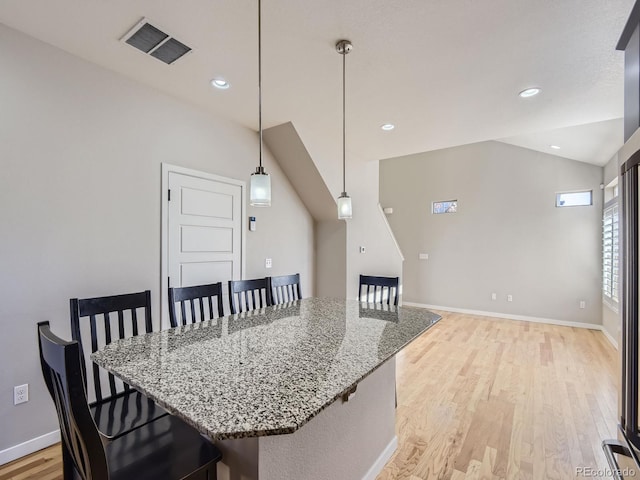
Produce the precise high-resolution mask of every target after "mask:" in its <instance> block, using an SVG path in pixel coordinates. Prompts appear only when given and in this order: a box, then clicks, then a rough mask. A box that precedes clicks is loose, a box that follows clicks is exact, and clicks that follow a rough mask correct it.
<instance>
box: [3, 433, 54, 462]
mask: <svg viewBox="0 0 640 480" xmlns="http://www.w3.org/2000/svg"><path fill="white" fill-rule="evenodd" d="M59 441H60V430H55V431H53V432H49V433H45V434H44V435H40V436H39V437H36V438H32V439H31V440H27V441H26V442H23V443H20V444H19V445H14V446H13V447H9V448H5V449H4V450H0V465H4V464H5V463H9V462H12V461H14V460H17V459H18V458H21V457H24V456H25V455H29V454H30V453H33V452H37V451H38V450H42V449H43V448H46V447H49V446H51V445H53V444H54V443H58V442H59Z"/></svg>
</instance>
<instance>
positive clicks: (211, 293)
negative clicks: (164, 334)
mask: <svg viewBox="0 0 640 480" xmlns="http://www.w3.org/2000/svg"><path fill="white" fill-rule="evenodd" d="M214 298H215V301H214ZM214 302H215V303H214ZM177 303H179V304H180V318H181V321H180V322H179V321H178V313H177V311H176V304H177ZM185 304H188V306H189V309H188V310H189V313H190V315H187V308H185ZM223 316H224V311H223V307H222V282H218V283H211V284H208V285H196V286H194V287H175V288H169V320H170V321H171V326H172V327H177V326H178V325H179V324H181V325H186V324H187V323H188V322H189V320H190V321H191V323H196V321H200V322H203V321H205V320H211V319H213V318H220V317H223Z"/></svg>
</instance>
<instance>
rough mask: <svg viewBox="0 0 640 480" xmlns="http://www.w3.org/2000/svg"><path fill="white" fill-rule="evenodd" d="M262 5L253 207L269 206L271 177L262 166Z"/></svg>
mask: <svg viewBox="0 0 640 480" xmlns="http://www.w3.org/2000/svg"><path fill="white" fill-rule="evenodd" d="M261 7H262V5H261V2H260V0H258V130H259V133H260V156H259V162H260V163H259V165H258V167H257V168H256V171H255V172H254V173H252V174H251V185H250V189H249V190H250V192H249V204H250V205H252V206H254V207H270V206H271V177H270V176H269V174H268V173H265V171H264V167H263V166H262V21H261V20H262V8H261Z"/></svg>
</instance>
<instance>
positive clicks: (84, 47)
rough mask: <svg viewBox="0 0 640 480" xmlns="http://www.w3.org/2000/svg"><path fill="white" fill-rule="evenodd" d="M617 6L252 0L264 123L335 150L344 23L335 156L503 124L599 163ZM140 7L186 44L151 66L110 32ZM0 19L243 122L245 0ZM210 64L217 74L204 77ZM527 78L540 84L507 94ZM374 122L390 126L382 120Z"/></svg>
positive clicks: (483, 131)
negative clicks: (181, 53)
mask: <svg viewBox="0 0 640 480" xmlns="http://www.w3.org/2000/svg"><path fill="white" fill-rule="evenodd" d="M632 5H633V0H607V1H606V2H603V1H602V0H446V1H444V0H398V1H389V0H342V1H337V0H323V1H314V2H308V1H301V0H263V5H262V8H263V18H262V25H263V86H264V90H263V91H264V104H263V111H264V124H265V127H270V126H274V125H278V124H281V123H284V122H287V121H291V122H293V124H294V125H295V126H296V129H297V130H298V132H299V133H300V136H301V138H302V139H303V140H304V142H305V145H306V146H307V149H308V150H309V152H310V153H311V156H312V157H313V158H314V160H316V161H319V162H328V163H329V164H332V163H333V162H336V165H338V164H339V162H340V159H341V143H340V142H341V140H340V139H341V80H342V73H341V57H340V55H338V54H337V53H336V51H335V48H334V45H335V43H336V41H337V40H339V39H342V38H347V39H349V40H351V41H352V42H353V45H354V50H353V52H352V53H350V54H349V55H348V57H347V141H348V152H349V153H348V154H349V155H353V156H357V157H358V158H361V159H365V160H377V159H383V158H390V157H396V156H400V155H405V154H410V153H416V152H421V151H428V150H434V149H439V148H445V147H451V146H455V145H461V144H467V143H472V142H477V141H483V140H491V139H504V140H505V141H507V142H508V143H513V144H516V145H521V146H525V147H527V148H534V149H538V150H542V151H547V152H548V153H553V154H556V155H561V156H566V157H568V158H575V159H578V160H581V161H587V162H591V163H595V164H600V165H602V164H603V163H605V162H606V161H607V160H608V159H609V157H610V156H611V155H612V154H613V153H614V152H615V151H616V150H617V148H619V147H620V145H621V143H622V129H621V126H620V125H621V123H620V120H619V119H620V117H622V115H623V53H622V52H617V51H616V50H615V44H616V42H617V40H618V37H619V35H620V33H621V31H622V28H623V26H624V23H625V21H626V18H627V16H628V15H629V12H630V10H631V7H632ZM143 17H146V18H147V19H149V20H150V21H151V22H152V23H155V24H156V25H157V26H159V27H161V28H163V29H164V30H165V31H166V32H168V33H170V34H172V35H174V36H175V37H176V38H177V39H178V40H180V41H182V42H184V43H185V44H187V45H189V46H190V47H192V48H193V52H192V53H191V54H189V55H187V56H185V57H184V58H182V59H180V60H178V61H177V62H175V63H174V64H173V65H166V64H164V63H162V62H160V61H158V60H156V59H155V58H152V57H149V56H146V55H144V54H142V53H141V52H140V51H138V50H136V49H134V48H132V47H131V46H129V45H127V44H125V43H123V42H121V41H120V38H121V37H122V36H123V35H124V34H125V33H126V32H127V31H128V30H129V29H130V28H131V27H132V26H134V25H135V24H136V23H137V22H138V21H139V20H140V19H141V18H143ZM0 22H2V23H4V24H6V25H8V26H10V27H13V28H16V29H18V30H21V31H24V32H26V33H27V34H30V35H32V36H34V37H36V38H38V39H41V40H43V41H45V42H47V43H50V44H52V45H54V46H57V47H59V48H61V49H63V50H66V51H68V52H70V53H72V54H74V55H77V56H79V57H82V58H84V59H86V60H89V61H91V62H94V63H97V64H99V65H102V66H104V67H107V68H109V69H112V70H115V71H118V72H120V73H122V74H124V75H126V76H129V77H131V78H133V79H136V80H138V81H140V82H142V83H145V84H148V85H150V86H152V87H154V88H157V89H159V90H161V91H164V92H166V93H167V94H169V95H172V96H175V97H178V98H181V99H183V100H186V101H188V102H191V103H193V104H196V105H199V106H201V107H203V108H206V109H210V110H211V111H214V112H216V113H218V114H220V115H223V116H225V117H228V118H230V119H232V120H234V121H236V122H239V123H241V124H243V125H246V126H247V127H250V128H253V129H257V1H256V0H182V1H180V2H177V1H174V2H169V1H158V0H135V1H131V0H109V1H105V0H56V1H53V2H52V1H50V0H28V1H25V0H3V1H2V2H0ZM216 76H222V77H224V78H225V79H227V80H228V81H229V83H230V84H231V88H229V89H228V90H216V89H214V88H212V87H211V85H210V83H209V81H210V80H211V79H212V78H213V77H216ZM532 86H536V87H540V88H542V93H541V94H539V95H537V96H535V97H532V98H528V99H523V98H520V97H519V96H518V92H520V91H521V90H523V89H525V88H527V87H532ZM387 122H391V123H394V124H395V125H396V128H395V130H393V131H391V132H383V131H382V130H381V129H380V126H381V125H382V124H383V123H387ZM594 124H595V125H594ZM594 131H597V132H599V133H598V134H594ZM551 143H553V144H558V145H559V146H561V150H557V151H552V150H549V145H550V144H551Z"/></svg>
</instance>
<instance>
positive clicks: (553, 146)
mask: <svg viewBox="0 0 640 480" xmlns="http://www.w3.org/2000/svg"><path fill="white" fill-rule="evenodd" d="M549 146H550V147H551V148H553V149H554V150H560V147H559V146H558V145H549Z"/></svg>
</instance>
